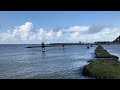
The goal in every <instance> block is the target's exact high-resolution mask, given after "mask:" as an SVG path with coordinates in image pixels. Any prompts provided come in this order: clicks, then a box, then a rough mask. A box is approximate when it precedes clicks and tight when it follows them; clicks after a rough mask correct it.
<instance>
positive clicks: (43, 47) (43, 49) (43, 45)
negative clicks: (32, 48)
mask: <svg viewBox="0 0 120 90" xmlns="http://www.w3.org/2000/svg"><path fill="white" fill-rule="evenodd" d="M42 51H45V44H44V42H42Z"/></svg>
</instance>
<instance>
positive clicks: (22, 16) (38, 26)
mask: <svg viewBox="0 0 120 90" xmlns="http://www.w3.org/2000/svg"><path fill="white" fill-rule="evenodd" d="M119 24H120V12H119V11H0V43H11V42H8V41H9V40H8V39H7V38H6V37H4V35H6V36H8V37H9V38H10V36H12V39H11V41H14V42H12V43H24V42H26V41H29V40H28V39H30V35H32V36H34V37H35V38H36V39H33V43H38V42H39V40H40V42H41V41H43V37H44V38H45V37H46V35H48V37H46V38H50V40H49V39H44V40H45V41H46V42H47V43H49V42H53V41H55V42H56V41H58V42H63V41H65V40H66V41H68V42H72V41H75V40H76V42H78V41H79V40H81V41H82V40H83V41H91V42H92V41H96V40H97V41H99V40H107V39H108V40H113V39H114V38H115V36H113V35H112V34H111V32H116V34H115V35H118V34H119V32H120V31H119ZM22 25H23V27H22ZM27 25H28V26H30V27H31V26H32V27H31V28H29V29H31V30H27V29H24V26H25V27H27ZM16 26H17V27H18V26H19V28H16ZM100 26H101V27H100ZM111 26H113V27H112V28H111ZM56 28H60V29H59V30H57V31H55V30H54V29H56ZM61 28H62V29H61ZM95 28H96V29H95ZM15 29H17V30H16V31H15ZM63 29H64V30H63ZM84 29H85V30H84ZM98 29H101V30H98ZM104 29H105V32H106V33H109V34H110V36H108V37H106V36H105V38H104V39H102V37H100V36H99V35H103V34H102V33H104V32H103V30H104ZM108 29H109V30H108ZM34 30H35V31H36V34H35V33H32V31H34ZM82 30H83V31H82ZM90 30H91V31H92V32H94V31H95V33H92V35H94V37H96V38H97V39H95V40H91V39H90V40H87V38H86V37H87V36H90V35H91V34H90V33H89V32H90ZM97 30H98V31H99V32H97ZM69 31H71V33H67V34H63V33H64V32H69ZM85 31H86V32H85ZM43 32H44V34H45V35H43ZM87 32H88V33H87ZM117 32H118V34H117ZM14 33H17V34H15V35H13V34H14ZM25 33H26V34H25ZM38 33H39V34H40V36H39V35H37V34H38ZM100 33H101V34H100ZM22 34H24V35H22ZM41 34H42V35H43V37H41V36H42V35H41ZM59 34H60V35H59ZM16 35H19V36H16ZM57 35H58V37H59V38H58V37H57ZM96 35H98V36H96ZM106 35H107V34H106ZM14 36H15V37H14ZM37 36H38V37H39V39H38V40H37V38H38V37H37ZM55 36H56V39H54V38H52V37H55ZM76 36H78V37H76ZM18 37H19V39H18ZM116 37H117V36H116ZM3 38H4V39H3ZM13 38H15V39H16V41H15V40H14V39H13ZM22 38H24V40H22ZM81 38H82V39H81ZM6 39H7V40H6ZM17 39H18V40H19V41H20V42H17V41H18V40H17ZM25 40H26V41H25ZM30 42H31V41H30ZM27 43H29V42H27Z"/></svg>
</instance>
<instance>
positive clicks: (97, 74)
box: [82, 45, 120, 79]
mask: <svg viewBox="0 0 120 90" xmlns="http://www.w3.org/2000/svg"><path fill="white" fill-rule="evenodd" d="M82 74H83V75H84V76H88V77H92V78H96V79H120V62H119V61H118V57H117V56H115V55H111V54H110V53H109V52H108V51H107V50H105V49H104V48H103V47H102V46H101V45H98V46H97V47H96V49H95V58H94V59H93V60H92V61H91V62H90V63H89V64H88V65H86V66H85V67H84V68H83V71H82Z"/></svg>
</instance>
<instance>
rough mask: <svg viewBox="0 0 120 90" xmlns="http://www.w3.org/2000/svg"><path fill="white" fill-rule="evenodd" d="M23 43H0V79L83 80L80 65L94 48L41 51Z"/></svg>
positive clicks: (55, 48) (92, 56)
mask: <svg viewBox="0 0 120 90" xmlns="http://www.w3.org/2000/svg"><path fill="white" fill-rule="evenodd" d="M26 46H29V45H0V79H87V78H88V77H84V76H82V74H81V72H82V68H83V67H84V66H85V65H86V64H88V62H87V61H89V60H91V59H92V58H94V49H95V47H96V46H93V47H90V49H87V48H86V46H74V45H72V46H65V48H64V49H63V48H62V47H46V50H47V52H45V53H43V52H41V48H40V47H38V48H25V47H26ZM108 48H109V47H108ZM119 49H120V48H119ZM119 51H120V50H119Z"/></svg>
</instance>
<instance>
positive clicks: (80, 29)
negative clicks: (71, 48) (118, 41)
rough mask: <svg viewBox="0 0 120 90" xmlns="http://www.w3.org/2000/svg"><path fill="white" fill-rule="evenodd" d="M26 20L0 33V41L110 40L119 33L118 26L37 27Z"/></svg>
mask: <svg viewBox="0 0 120 90" xmlns="http://www.w3.org/2000/svg"><path fill="white" fill-rule="evenodd" d="M33 27H34V26H33V24H32V23H31V22H26V23H25V24H23V25H21V26H16V27H15V28H14V30H8V31H7V32H4V33H2V32H1V33H0V43H41V42H42V41H45V42H46V43H51V42H79V41H82V42H95V41H109V40H110V41H112V40H114V39H115V38H116V37H118V36H119V35H120V27H113V26H112V27H111V26H108V25H102V24H98V25H97V24H95V25H90V26H69V27H59V28H56V29H53V30H44V29H43V28H40V29H39V28H38V29H36V30H33Z"/></svg>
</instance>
